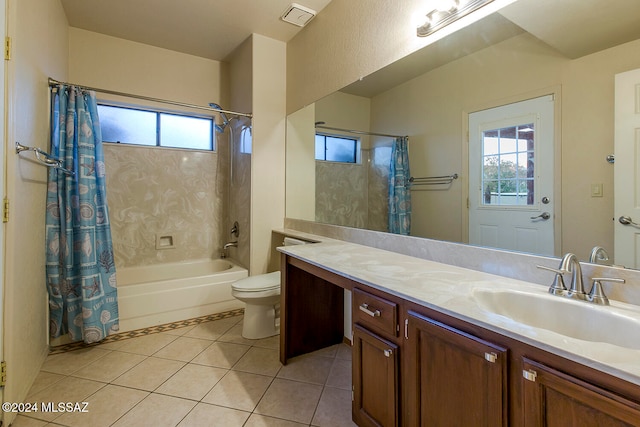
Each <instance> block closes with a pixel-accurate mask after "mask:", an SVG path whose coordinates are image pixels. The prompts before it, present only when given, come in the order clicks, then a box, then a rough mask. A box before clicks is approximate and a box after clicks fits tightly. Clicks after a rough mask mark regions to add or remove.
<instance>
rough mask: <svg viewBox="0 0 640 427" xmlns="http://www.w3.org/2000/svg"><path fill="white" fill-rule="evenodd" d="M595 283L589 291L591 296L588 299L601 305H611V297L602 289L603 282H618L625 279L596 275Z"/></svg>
mask: <svg viewBox="0 0 640 427" xmlns="http://www.w3.org/2000/svg"><path fill="white" fill-rule="evenodd" d="M591 280H593V285H592V286H591V291H590V292H589V296H588V297H587V300H588V301H590V302H592V303H594V304H599V305H609V298H607V296H606V295H605V294H604V290H603V289H602V282H617V283H624V282H625V280H624V279H615V278H606V277H594V278H593V279H591Z"/></svg>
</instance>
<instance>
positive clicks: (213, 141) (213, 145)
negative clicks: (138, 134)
mask: <svg viewBox="0 0 640 427" xmlns="http://www.w3.org/2000/svg"><path fill="white" fill-rule="evenodd" d="M97 104H98V108H99V107H108V108H118V109H121V110H131V111H142V112H146V113H152V114H154V115H155V122H156V123H155V145H148V144H136V143H134V142H126V141H107V140H105V139H104V137H103V140H102V142H103V143H106V144H115V145H128V146H133V147H149V148H160V149H169V150H190V151H203V152H216V151H217V145H218V144H217V142H218V141H217V135H216V129H215V119H216V118H215V116H213V115H207V114H197V113H190V112H185V111H175V110H166V109H161V108H154V107H150V106H141V105H132V104H124V103H118V102H112V101H108V100H98V103H97ZM162 115H169V116H178V117H187V118H193V119H203V120H208V121H210V122H211V134H210V135H209V138H210V148H208V149H207V148H194V147H173V146H169V145H161V142H162V129H161V116H162Z"/></svg>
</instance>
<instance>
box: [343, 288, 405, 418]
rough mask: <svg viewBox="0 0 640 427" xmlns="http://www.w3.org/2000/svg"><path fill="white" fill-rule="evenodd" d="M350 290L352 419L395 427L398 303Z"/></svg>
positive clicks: (357, 290) (397, 399) (367, 292)
mask: <svg viewBox="0 0 640 427" xmlns="http://www.w3.org/2000/svg"><path fill="white" fill-rule="evenodd" d="M352 292H353V293H352V317H353V347H352V382H353V402H352V405H353V406H352V407H353V410H352V416H353V421H354V422H355V423H356V424H358V425H359V426H361V427H365V426H366V427H370V426H371V427H373V426H376V427H379V426H385V427H390V426H398V425H399V423H400V419H401V416H400V344H401V343H400V339H399V337H398V335H399V329H400V328H399V323H398V308H399V304H398V303H397V302H395V301H394V300H393V299H392V298H389V296H387V295H383V294H381V293H379V292H376V294H374V293H373V292H375V291H373V290H371V291H363V290H362V289H360V288H354V289H353V291H352Z"/></svg>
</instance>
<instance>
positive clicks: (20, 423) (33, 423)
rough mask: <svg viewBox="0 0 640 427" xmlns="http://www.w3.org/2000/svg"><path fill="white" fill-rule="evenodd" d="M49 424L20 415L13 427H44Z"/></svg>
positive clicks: (14, 421) (12, 424)
mask: <svg viewBox="0 0 640 427" xmlns="http://www.w3.org/2000/svg"><path fill="white" fill-rule="evenodd" d="M47 424H48V421H42V420H37V419H35V418H31V417H26V416H24V415H18V416H17V417H16V419H15V420H13V423H11V427H43V426H45V425H47Z"/></svg>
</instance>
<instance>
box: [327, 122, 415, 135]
mask: <svg viewBox="0 0 640 427" xmlns="http://www.w3.org/2000/svg"><path fill="white" fill-rule="evenodd" d="M316 128H318V129H329V130H337V131H340V132H348V133H355V134H359V135H373V136H387V137H389V138H406V136H400V135H388V134H386V133H376V132H365V131H361V130H351V129H341V128H334V127H330V126H324V125H322V124H317V125H316Z"/></svg>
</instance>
